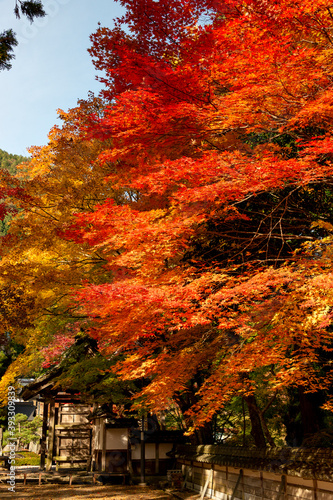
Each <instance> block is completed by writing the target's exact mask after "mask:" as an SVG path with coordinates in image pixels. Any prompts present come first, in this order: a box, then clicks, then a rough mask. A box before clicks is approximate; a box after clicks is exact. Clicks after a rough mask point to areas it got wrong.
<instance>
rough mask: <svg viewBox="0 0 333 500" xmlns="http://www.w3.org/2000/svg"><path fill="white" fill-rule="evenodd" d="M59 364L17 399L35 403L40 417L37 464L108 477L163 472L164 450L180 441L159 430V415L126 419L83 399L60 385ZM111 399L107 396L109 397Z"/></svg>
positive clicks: (175, 435) (169, 460) (168, 463)
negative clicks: (40, 427)
mask: <svg viewBox="0 0 333 500" xmlns="http://www.w3.org/2000/svg"><path fill="white" fill-rule="evenodd" d="M62 370H63V368H62V364H61V363H60V364H59V365H58V366H56V367H54V368H52V369H51V370H50V371H49V372H48V373H47V374H45V375H43V376H41V377H39V378H38V379H36V380H34V381H33V382H31V383H30V384H29V385H27V386H26V387H24V389H23V391H22V394H21V397H22V398H23V399H24V400H26V401H35V402H38V406H39V409H40V410H39V414H40V416H41V417H42V419H43V427H42V435H41V447H40V453H41V468H42V469H44V468H45V469H46V470H47V471H48V470H50V469H51V468H52V466H56V469H57V470H58V468H59V467H62V468H64V467H77V468H81V469H86V470H88V471H98V472H106V473H108V474H109V475H110V474H114V475H125V474H127V475H131V476H140V475H141V477H142V475H145V474H146V475H166V472H167V469H170V468H171V467H172V465H173V459H172V458H170V457H169V456H168V453H169V452H171V450H172V449H173V446H174V443H179V442H181V440H182V433H181V432H178V431H161V430H160V428H159V425H158V423H157V419H156V418H155V417H153V416H150V417H146V418H145V419H144V420H143V421H140V420H136V419H129V418H124V417H123V416H122V415H121V414H119V413H117V411H112V410H113V408H112V405H111V408H110V407H109V405H104V407H99V406H97V405H94V404H88V403H86V402H82V400H81V398H80V395H79V394H77V393H75V392H74V391H71V390H70V389H68V388H63V387H61V383H60V384H59V381H58V380H57V378H58V377H59V375H61V373H62ZM110 399H111V395H110Z"/></svg>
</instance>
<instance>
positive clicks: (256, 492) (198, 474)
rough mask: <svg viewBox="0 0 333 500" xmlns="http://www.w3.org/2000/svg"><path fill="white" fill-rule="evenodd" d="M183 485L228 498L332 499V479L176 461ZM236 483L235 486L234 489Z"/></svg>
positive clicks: (242, 499) (207, 493) (269, 499)
mask: <svg viewBox="0 0 333 500" xmlns="http://www.w3.org/2000/svg"><path fill="white" fill-rule="evenodd" d="M178 463H179V465H180V467H181V468H182V470H183V474H184V476H185V477H186V487H187V488H190V489H193V490H195V491H197V492H199V493H200V492H203V490H204V489H205V490H206V493H205V497H208V498H213V499H219V500H231V498H232V495H233V494H234V497H233V499H234V500H333V478H332V482H329V481H317V480H315V479H303V478H301V477H296V476H286V475H280V474H273V473H271V472H265V471H255V470H250V469H237V468H233V467H228V466H219V465H210V464H206V463H199V462H192V463H191V462H188V461H186V460H179V461H178ZM236 486H237V489H236Z"/></svg>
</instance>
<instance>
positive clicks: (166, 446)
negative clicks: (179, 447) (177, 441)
mask: <svg viewBox="0 0 333 500" xmlns="http://www.w3.org/2000/svg"><path fill="white" fill-rule="evenodd" d="M159 450H160V458H170V457H168V455H167V453H168V452H169V451H171V450H172V443H160V446H159Z"/></svg>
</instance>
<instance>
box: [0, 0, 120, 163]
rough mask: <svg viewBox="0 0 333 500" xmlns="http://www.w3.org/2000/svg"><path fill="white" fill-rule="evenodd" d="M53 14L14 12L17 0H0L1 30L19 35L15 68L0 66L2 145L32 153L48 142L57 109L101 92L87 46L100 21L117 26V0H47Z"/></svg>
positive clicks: (0, 132)
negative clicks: (21, 14) (31, 149)
mask: <svg viewBox="0 0 333 500" xmlns="http://www.w3.org/2000/svg"><path fill="white" fill-rule="evenodd" d="M43 4H44V8H45V10H46V12H47V13H48V16H47V17H45V18H42V19H37V20H36V21H34V23H32V24H31V23H30V22H29V21H28V20H26V19H24V18H21V19H20V20H16V18H15V15H14V13H13V9H14V5H15V0H0V31H3V30H4V29H9V28H12V29H13V30H14V31H15V32H16V35H17V39H18V41H19V45H18V47H16V50H15V54H16V58H15V59H14V61H13V65H12V69H10V70H9V71H6V70H4V71H0V113H1V120H0V149H3V150H5V151H7V152H8V153H13V154H21V155H28V152H27V148H28V147H30V146H42V145H44V144H46V143H47V134H48V132H49V130H50V129H51V127H52V126H53V125H55V124H56V123H59V124H60V121H59V120H58V118H57V112H56V110H57V109H58V108H61V109H64V110H67V109H69V108H72V107H74V106H76V103H77V100H78V99H85V98H86V97H87V95H88V92H89V91H93V92H94V93H95V94H98V92H99V90H100V89H101V88H102V87H101V84H100V83H99V82H97V81H96V79H95V77H96V75H97V71H96V70H95V68H94V66H93V64H92V62H91V58H90V56H89V54H88V52H87V49H88V48H89V46H90V40H89V35H90V34H91V33H93V32H95V31H96V29H97V27H98V22H100V23H101V25H102V26H107V27H112V26H113V19H114V18H115V17H117V16H119V15H121V13H122V9H121V7H120V5H119V4H118V3H115V2H113V1H112V0H44V1H43Z"/></svg>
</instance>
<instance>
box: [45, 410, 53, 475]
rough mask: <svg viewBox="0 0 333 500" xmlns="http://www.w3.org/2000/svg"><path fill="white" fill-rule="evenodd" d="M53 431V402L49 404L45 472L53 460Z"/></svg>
mask: <svg viewBox="0 0 333 500" xmlns="http://www.w3.org/2000/svg"><path fill="white" fill-rule="evenodd" d="M54 431H55V408H54V401H51V403H50V422H49V432H48V440H47V445H48V446H47V448H48V449H47V459H46V470H47V471H49V470H51V467H52V460H53V446H54Z"/></svg>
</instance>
